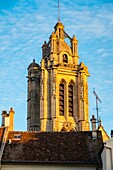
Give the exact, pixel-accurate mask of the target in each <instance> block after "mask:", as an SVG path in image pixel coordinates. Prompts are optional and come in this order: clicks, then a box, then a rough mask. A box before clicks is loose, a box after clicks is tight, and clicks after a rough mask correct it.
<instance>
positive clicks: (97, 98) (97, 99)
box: [93, 89, 102, 126]
mask: <svg viewBox="0 0 113 170" xmlns="http://www.w3.org/2000/svg"><path fill="white" fill-rule="evenodd" d="M93 93H94V95H95V97H96V111H97V123H98V126H99V116H98V101H99V102H100V103H102V102H101V100H100V99H99V97H98V95H97V94H96V92H95V90H94V89H93Z"/></svg>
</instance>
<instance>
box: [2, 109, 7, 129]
mask: <svg viewBox="0 0 113 170" xmlns="http://www.w3.org/2000/svg"><path fill="white" fill-rule="evenodd" d="M2 126H9V114H7V111H6V110H3V111H2Z"/></svg>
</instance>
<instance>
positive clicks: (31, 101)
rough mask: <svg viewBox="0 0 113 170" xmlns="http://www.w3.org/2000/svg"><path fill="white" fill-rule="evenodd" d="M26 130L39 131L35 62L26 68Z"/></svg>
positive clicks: (38, 90) (37, 72)
mask: <svg viewBox="0 0 113 170" xmlns="http://www.w3.org/2000/svg"><path fill="white" fill-rule="evenodd" d="M27 78H28V99H27V105H28V106H27V130H28V131H37V130H40V67H39V65H38V64H37V63H35V60H33V62H32V63H31V64H30V65H29V67H28V76H27Z"/></svg>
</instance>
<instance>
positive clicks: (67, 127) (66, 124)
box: [62, 121, 73, 132]
mask: <svg viewBox="0 0 113 170" xmlns="http://www.w3.org/2000/svg"><path fill="white" fill-rule="evenodd" d="M62 130H64V131H67V132H68V131H71V130H73V126H72V123H71V122H69V121H66V122H64V123H63V128H62Z"/></svg>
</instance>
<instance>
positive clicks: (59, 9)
mask: <svg viewBox="0 0 113 170" xmlns="http://www.w3.org/2000/svg"><path fill="white" fill-rule="evenodd" d="M58 22H60V1H59V0H58Z"/></svg>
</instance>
